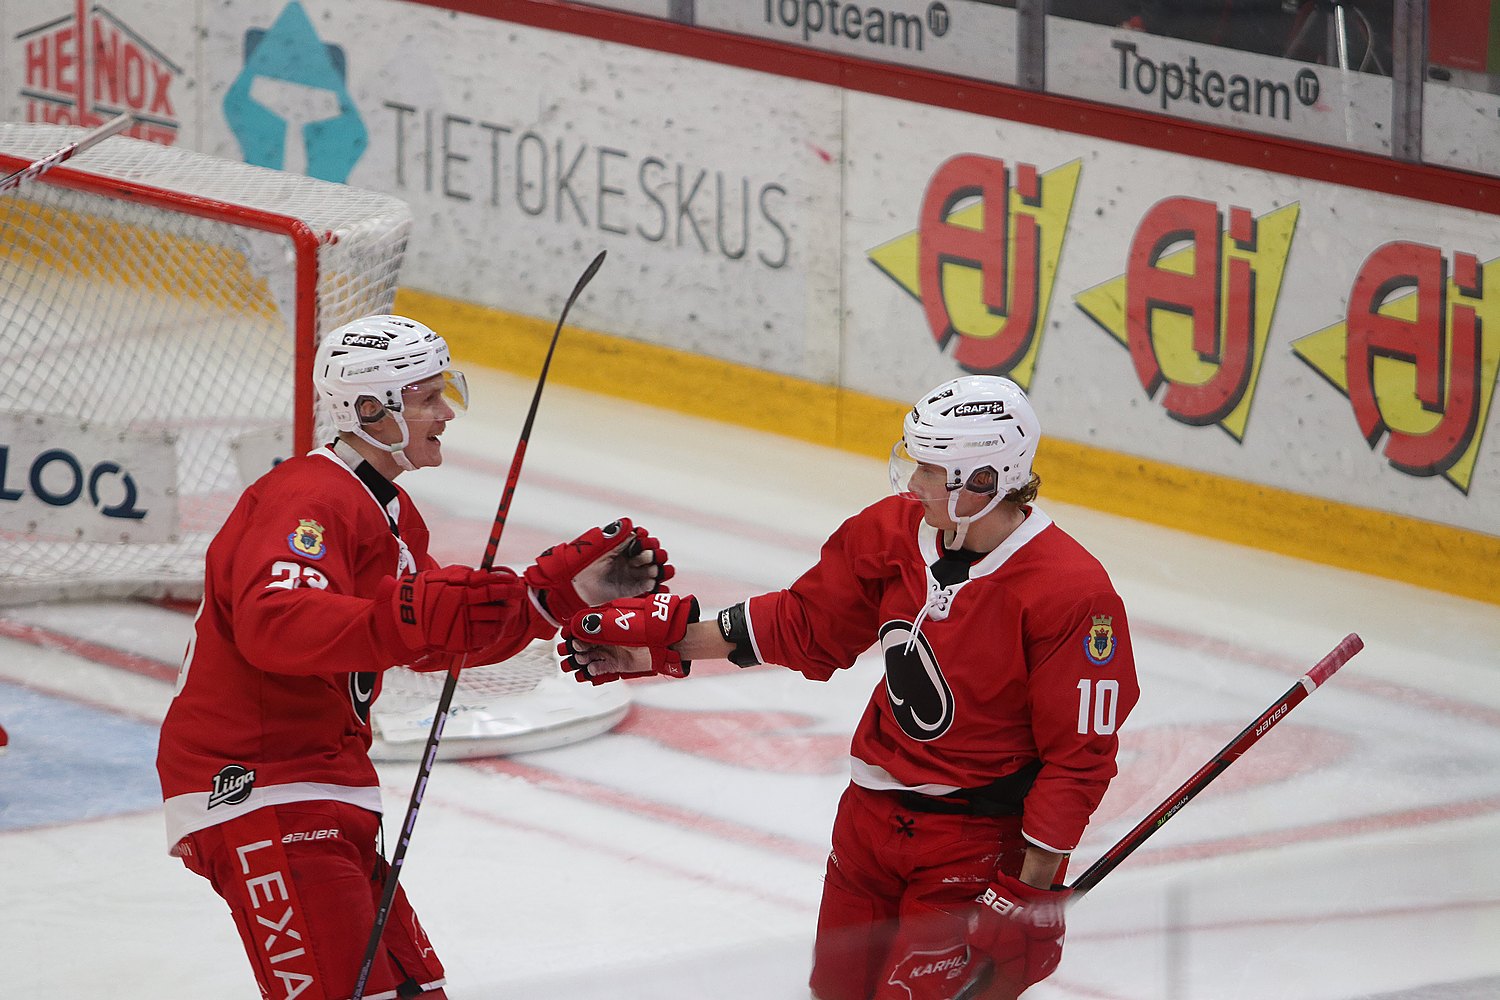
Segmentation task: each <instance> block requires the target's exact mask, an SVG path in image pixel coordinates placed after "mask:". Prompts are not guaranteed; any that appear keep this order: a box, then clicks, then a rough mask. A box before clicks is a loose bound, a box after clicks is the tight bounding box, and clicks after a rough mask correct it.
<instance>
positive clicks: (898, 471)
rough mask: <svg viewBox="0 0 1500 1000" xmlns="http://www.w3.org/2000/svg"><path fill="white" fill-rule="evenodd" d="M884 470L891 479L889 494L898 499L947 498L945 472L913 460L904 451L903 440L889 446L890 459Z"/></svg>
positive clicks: (940, 468) (935, 466)
mask: <svg viewBox="0 0 1500 1000" xmlns="http://www.w3.org/2000/svg"><path fill="white" fill-rule="evenodd" d="M886 468H887V471H888V472H889V474H890V477H891V492H892V493H894V494H896V496H898V497H905V498H906V499H908V500H925V501H932V500H941V499H945V498H946V497H947V494H948V485H947V482H946V480H947V471H946V470H945V469H943V468H942V467H941V466H937V465H928V464H924V463H922V462H919V461H917V460H916V459H915V458H913V457H912V455H911V452H909V451H907V450H906V439H905V438H900V439H898V440H897V441H896V443H895V444H893V445H891V458H890V462H889V463H888V465H887V467H886ZM913 480H915V482H914V481H913Z"/></svg>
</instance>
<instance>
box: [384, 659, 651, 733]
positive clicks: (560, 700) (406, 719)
mask: <svg viewBox="0 0 1500 1000" xmlns="http://www.w3.org/2000/svg"><path fill="white" fill-rule="evenodd" d="M553 647H554V643H552V642H549V641H545V640H538V641H536V642H533V643H532V644H531V645H529V646H527V647H526V648H525V649H523V650H521V651H520V652H519V653H517V654H516V655H515V656H513V657H511V658H510V659H509V660H506V661H505V662H504V663H493V664H489V665H487V666H479V667H469V668H467V669H465V670H463V671H460V673H459V675H458V677H459V681H458V687H457V688H456V689H455V690H454V693H453V701H452V703H451V704H450V705H449V707H448V720H447V721H446V722H445V723H444V724H443V726H444V728H443V742H442V743H441V744H439V748H438V756H440V757H450V758H466V757H492V756H499V755H507V754H513V753H525V752H527V751H531V750H545V749H549V748H551V747H559V746H565V745H567V744H569V743H577V742H579V741H581V740H586V739H589V738H590V737H592V736H597V735H599V734H600V733H604V732H608V731H609V730H610V729H613V728H614V727H615V726H616V725H617V724H619V722H620V720H622V719H624V718H625V716H626V714H628V713H629V711H630V695H629V693H628V691H627V690H626V687H625V685H624V684H623V683H617V684H600V685H597V686H595V685H592V684H580V683H578V682H577V681H575V680H574V679H573V678H572V677H570V676H569V675H567V674H565V673H563V672H562V668H561V667H559V666H558V664H557V654H556V653H555V652H554V651H553ZM447 679H448V675H447V673H445V672H442V671H437V672H434V673H417V672H416V671H412V670H407V669H404V668H401V667H398V668H395V669H393V670H387V671H386V672H385V675H384V678H383V680H382V682H381V689H380V697H378V698H376V699H375V704H374V705H373V706H372V707H371V709H370V721H371V729H372V730H373V732H374V736H375V739H374V744H373V745H372V746H371V747H370V756H371V757H372V758H373V759H375V760H405V761H412V760H421V759H422V753H423V751H424V750H425V749H426V747H427V739H428V737H429V735H430V734H431V731H432V717H433V714H434V712H435V710H436V708H437V702H438V696H439V695H440V694H441V693H442V690H443V683H444V682H445V681H446V680H447Z"/></svg>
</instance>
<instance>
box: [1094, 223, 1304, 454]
mask: <svg viewBox="0 0 1500 1000" xmlns="http://www.w3.org/2000/svg"><path fill="white" fill-rule="evenodd" d="M1297 213H1298V208H1297V206H1296V205H1288V206H1287V207H1285V208H1281V209H1277V210H1276V211H1274V212H1271V213H1269V214H1267V215H1263V216H1259V217H1256V216H1253V215H1251V213H1250V210H1249V209H1247V208H1238V207H1231V208H1230V209H1229V219H1228V223H1229V224H1228V225H1227V226H1225V225H1224V221H1225V220H1224V214H1223V212H1222V211H1221V210H1220V208H1219V206H1218V205H1215V204H1214V203H1213V202H1208V201H1202V200H1200V199H1197V198H1168V199H1166V200H1165V201H1162V202H1159V203H1158V204H1156V205H1154V206H1152V208H1151V210H1150V211H1149V212H1147V213H1146V217H1145V218H1144V219H1142V220H1141V223H1140V225H1139V226H1138V227H1137V228H1136V232H1135V238H1134V239H1133V240H1132V241H1131V245H1130V258H1129V263H1128V265H1127V266H1128V269H1127V270H1126V272H1125V274H1123V275H1121V276H1120V277H1118V278H1114V279H1112V280H1110V281H1107V282H1105V283H1104V284H1102V285H1097V286H1095V287H1093V288H1089V289H1085V290H1084V291H1082V292H1080V293H1079V294H1078V295H1077V296H1076V297H1075V299H1074V301H1075V302H1076V303H1077V305H1078V308H1079V309H1082V310H1083V312H1084V313H1085V314H1086V315H1087V316H1088V317H1089V318H1090V319H1092V320H1093V321H1094V322H1096V323H1098V324H1099V325H1100V326H1101V327H1103V328H1104V330H1105V332H1107V333H1108V334H1110V335H1111V336H1112V337H1114V338H1115V339H1116V340H1118V341H1119V342H1120V343H1121V344H1123V345H1125V347H1126V348H1127V349H1128V350H1129V351H1130V360H1131V363H1132V364H1133V365H1134V367H1135V374H1136V377H1137V378H1138V379H1139V380H1140V383H1141V387H1142V388H1144V389H1145V390H1146V396H1147V398H1154V397H1155V396H1156V394H1157V392H1158V390H1160V389H1161V388H1162V387H1163V386H1166V391H1165V392H1163V393H1162V396H1161V405H1162V408H1163V409H1165V410H1166V411H1167V415H1168V416H1170V417H1172V418H1173V419H1175V420H1180V421H1181V422H1183V423H1185V424H1191V425H1193V426H1195V427H1203V426H1207V425H1209V424H1218V425H1219V427H1220V428H1222V429H1223V430H1224V431H1225V432H1226V433H1228V434H1229V435H1230V436H1231V437H1233V438H1234V439H1235V440H1236V441H1242V440H1244V438H1245V426H1246V424H1247V423H1248V422H1249V419H1250V404H1251V401H1252V400H1253V399H1254V397H1255V386H1256V382H1257V381H1258V380H1259V378H1260V367H1261V362H1262V361H1263V360H1264V359H1265V352H1266V341H1267V339H1268V338H1269V336H1270V332H1271V318H1272V316H1273V315H1274V314H1275V312H1276V302H1277V299H1278V298H1279V297H1280V294H1281V279H1282V277H1283V275H1284V274H1285V273H1286V262H1287V255H1288V254H1289V253H1290V252H1291V245H1292V235H1293V232H1294V230H1295V229H1296V225H1297Z"/></svg>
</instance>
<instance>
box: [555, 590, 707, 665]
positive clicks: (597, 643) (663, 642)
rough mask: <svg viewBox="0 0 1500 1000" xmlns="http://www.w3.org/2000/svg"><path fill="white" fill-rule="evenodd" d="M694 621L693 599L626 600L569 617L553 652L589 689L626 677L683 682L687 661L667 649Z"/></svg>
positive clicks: (666, 596)
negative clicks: (656, 676)
mask: <svg viewBox="0 0 1500 1000" xmlns="http://www.w3.org/2000/svg"><path fill="white" fill-rule="evenodd" d="M697 620H698V599H697V598H696V597H678V596H676V595H675V594H652V595H651V596H650V597H627V598H625V599H624V600H619V601H611V602H610V603H609V604H606V605H604V606H603V607H599V608H590V609H588V610H586V611H580V612H578V613H577V614H575V615H574V616H573V617H572V619H571V620H570V621H568V622H567V623H566V624H564V625H563V628H562V635H561V638H562V642H560V643H558V644H557V652H558V655H559V656H561V657H562V668H563V669H564V670H570V671H576V672H575V673H574V675H573V676H574V678H575V679H577V680H579V681H588V682H589V683H591V684H604V683H606V682H607V681H614V680H619V679H620V678H621V677H626V676H631V675H641V676H644V675H646V674H666V675H667V676H668V677H686V676H687V675H688V670H689V668H691V667H692V665H693V663H692V661H691V660H684V659H683V658H682V657H681V656H679V655H678V653H677V651H676V650H675V649H671V648H670V647H671V645H672V644H673V643H676V642H681V641H682V638H683V636H685V635H687V627H688V626H689V625H691V624H692V623H693V622H695V621H697Z"/></svg>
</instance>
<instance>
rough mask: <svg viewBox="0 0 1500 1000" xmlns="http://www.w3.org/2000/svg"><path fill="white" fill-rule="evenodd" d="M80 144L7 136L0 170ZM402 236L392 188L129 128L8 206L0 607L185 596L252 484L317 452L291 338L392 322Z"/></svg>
mask: <svg viewBox="0 0 1500 1000" xmlns="http://www.w3.org/2000/svg"><path fill="white" fill-rule="evenodd" d="M82 134H83V130H81V129H76V128H65V127H59V126H44V125H22V124H0V175H5V174H9V173H10V172H12V171H14V170H17V169H20V168H21V167H23V166H25V165H26V164H27V163H29V162H31V161H33V160H36V159H39V158H40V157H43V156H46V155H48V154H49V153H52V152H54V151H56V150H57V149H59V148H61V147H63V146H65V145H67V144H68V143H71V142H74V141H76V140H77V139H78V137H79V136H80V135H82ZM299 221H300V223H301V224H302V225H305V227H306V229H307V230H310V232H311V233H312V234H313V236H314V237H315V243H316V249H315V250H311V251H310V253H311V255H312V256H314V257H315V258H316V259H315V260H307V261H304V262H303V265H302V268H301V272H300V273H301V274H302V281H303V282H304V285H303V286H302V287H299V285H298V281H299V260H298V255H299V253H301V252H302V251H299V249H298V245H297V243H296V242H295V241H294V239H293V238H292V235H291V234H292V233H293V232H294V231H296V230H298V229H300V228H301V227H300V226H299V225H298V222H299ZM409 230H410V213H409V211H408V210H407V208H406V206H405V205H404V204H403V203H402V202H401V201H399V200H397V199H395V198H392V197H390V196H387V195H383V194H376V193H373V192H367V191H361V190H357V189H354V188H350V187H346V186H344V185H340V184H330V183H327V182H323V181H318V180H314V179H311V178H307V177H301V176H297V175H292V174H285V173H281V172H279V171H273V170H266V169H262V168H259V167H254V166H249V165H247V164H244V163H237V162H232V161H227V160H221V159H217V158H214V157H208V156H204V155H201V154H197V153H192V152H189V151H186V150H181V149H173V148H167V147H164V146H158V145H154V144H151V143H146V142H140V141H137V140H133V139H126V138H121V137H116V138H112V139H107V140H105V141H104V142H102V143H100V144H99V145H98V146H96V147H95V148H93V149H91V150H88V151H86V152H84V153H81V154H79V155H78V156H77V157H76V158H74V159H73V160H70V161H69V162H68V163H67V164H66V165H64V166H62V167H58V168H56V169H54V170H53V171H51V172H50V173H48V174H46V175H44V176H43V177H42V178H40V179H38V180H36V181H32V182H29V183H27V184H24V185H22V187H21V188H20V189H19V190H17V191H15V192H12V193H10V194H8V195H4V196H0V543H3V547H4V552H5V558H4V560H0V603H17V602H21V601H33V600H45V599H56V598H60V597H84V596H88V597H96V596H124V595H172V596H194V595H196V593H197V592H198V591H199V590H200V588H201V583H202V573H203V565H202V554H203V550H204V548H205V547H206V545H207V543H208V540H209V539H210V538H211V537H212V534H213V532H214V531H215V530H216V529H217V528H218V526H219V525H220V524H221V523H222V521H223V519H224V517H225V516H226V515H227V514H228V512H229V510H230V509H231V507H232V506H233V504H234V502H235V500H236V499H237V498H238V496H239V494H240V492H241V491H242V490H243V488H244V486H245V485H246V484H247V483H248V482H249V481H250V480H252V479H254V478H255V477H256V476H258V475H259V474H260V473H261V472H263V471H265V470H266V469H268V468H269V467H270V462H271V460H272V459H273V458H274V457H281V456H286V455H289V454H292V453H293V452H294V449H301V448H305V447H307V446H308V445H309V444H310V443H311V442H310V441H306V440H303V441H295V440H293V427H294V423H293V418H294V410H295V404H296V402H297V400H298V399H299V396H300V397H301V399H302V400H303V401H304V406H305V407H307V408H308V409H307V410H306V411H305V412H309V413H310V412H312V409H311V407H312V389H311V381H310V378H311V373H310V372H304V371H299V370H297V368H298V366H297V365H296V364H295V363H294V362H295V358H296V351H297V345H298V343H299V340H301V341H302V342H303V343H304V344H305V345H309V347H308V348H307V349H309V350H310V345H312V344H315V343H316V339H317V337H318V336H319V335H320V334H321V333H322V332H323V331H326V330H331V329H333V328H334V327H336V326H339V325H340V324H342V323H345V322H348V321H349V320H351V319H354V318H356V317H358V316H361V315H367V314H370V313H376V312H388V311H389V310H390V309H391V306H392V302H393V299H394V295H395V291H396V282H397V276H398V273H399V270H400V266H401V261H402V257H403V255H404V253H405V248H406V240H407V235H408V232H409ZM299 296H311V297H312V302H311V303H308V302H307V299H306V298H301V299H299ZM299 301H301V302H302V303H303V307H302V308H300V309H299ZM305 426H306V425H305V424H304V427H305Z"/></svg>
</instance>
